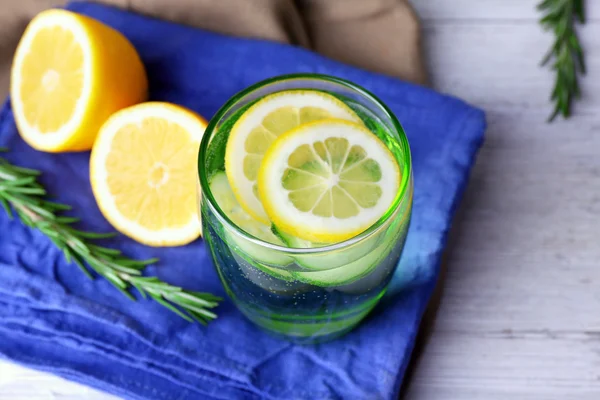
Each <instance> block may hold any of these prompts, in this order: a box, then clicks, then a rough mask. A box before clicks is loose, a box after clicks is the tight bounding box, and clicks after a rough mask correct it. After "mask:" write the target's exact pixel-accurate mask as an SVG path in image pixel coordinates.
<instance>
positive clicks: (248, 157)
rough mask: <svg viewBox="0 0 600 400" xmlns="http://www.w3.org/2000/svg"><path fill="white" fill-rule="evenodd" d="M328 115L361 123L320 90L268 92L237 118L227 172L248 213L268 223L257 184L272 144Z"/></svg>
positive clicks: (352, 113)
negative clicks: (266, 153)
mask: <svg viewBox="0 0 600 400" xmlns="http://www.w3.org/2000/svg"><path fill="white" fill-rule="evenodd" d="M325 118H340V119H345V120H349V121H353V122H356V123H360V122H361V119H360V118H359V117H358V115H356V113H355V112H354V111H352V109H351V108H350V107H348V106H347V105H346V104H344V102H342V101H341V100H339V99H337V98H336V97H334V96H332V95H330V94H327V93H325V92H321V91H317V90H287V91H282V92H277V93H273V94H270V95H267V96H265V97H264V98H262V99H261V100H259V101H258V102H256V103H255V104H253V105H252V106H251V107H250V108H249V109H248V110H247V111H246V112H245V113H244V114H243V115H242V116H241V117H240V119H238V120H237V122H236V123H235V125H234V126H233V128H232V129H231V132H230V134H229V139H228V141H227V148H226V151H225V171H226V173H227V179H228V180H229V183H230V185H231V188H232V189H233V192H234V194H235V197H236V198H237V199H238V201H239V203H240V205H241V206H242V207H243V208H244V209H245V210H246V212H247V213H249V214H250V215H252V216H253V217H254V218H255V219H257V220H259V221H262V222H264V223H269V218H268V216H267V214H266V213H265V210H264V208H263V206H262V204H261V202H260V200H259V197H258V188H257V183H256V179H257V177H258V169H259V167H260V164H261V161H262V158H263V155H264V154H265V152H266V151H267V149H268V148H269V146H271V144H272V143H273V142H274V141H275V139H277V137H278V136H280V135H281V134H283V133H284V132H287V131H289V130H290V129H294V128H296V127H298V126H299V125H302V124H305V123H309V122H313V121H318V120H321V119H325Z"/></svg>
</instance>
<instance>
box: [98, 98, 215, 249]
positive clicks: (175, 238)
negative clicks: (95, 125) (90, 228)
mask: <svg viewBox="0 0 600 400" xmlns="http://www.w3.org/2000/svg"><path fill="white" fill-rule="evenodd" d="M205 129H206V121H205V120H204V119H203V118H202V117H200V116H198V115H196V114H194V113H193V112H191V111H189V110H187V109H185V108H183V107H180V106H176V105H174V104H169V103H160V102H151V103H143V104H139V105H135V106H132V107H129V108H126V109H123V110H121V111H119V112H117V113H115V114H114V115H113V116H112V117H110V118H109V119H108V120H107V121H106V123H105V124H104V125H103V126H102V128H101V129H100V132H99V134H98V138H97V140H96V143H95V144H94V148H93V149H92V155H91V157H90V181H91V184H92V189H93V192H94V196H95V198H96V202H97V203H98V207H99V208H100V210H101V211H102V213H103V214H104V216H105V217H106V219H107V220H108V221H109V222H110V223H111V224H112V225H113V226H114V227H115V228H116V229H117V230H119V231H120V232H122V233H123V234H125V235H127V236H129V237H131V238H133V239H135V240H137V241H138V242H141V243H145V244H147V245H150V246H176V245H184V244H187V243H189V242H191V241H193V240H194V239H196V238H197V237H198V236H199V235H200V220H199V216H198V206H197V201H198V199H197V193H196V187H197V183H196V179H197V178H196V166H197V164H196V161H197V154H198V146H199V145H200V141H201V139H202V135H203V134H204V130H205Z"/></svg>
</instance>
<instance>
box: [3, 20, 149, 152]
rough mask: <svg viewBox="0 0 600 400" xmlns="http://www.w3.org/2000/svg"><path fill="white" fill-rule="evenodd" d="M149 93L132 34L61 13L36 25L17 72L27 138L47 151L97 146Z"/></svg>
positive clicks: (17, 98) (22, 47) (18, 108)
mask: <svg viewBox="0 0 600 400" xmlns="http://www.w3.org/2000/svg"><path fill="white" fill-rule="evenodd" d="M147 88H148V83H147V80H146V72H145V71H144V66H143V64H142V62H141V60H140V57H139V56H138V54H137V52H136V50H135V48H134V47H133V45H132V44H131V43H130V42H129V41H128V40H127V39H126V38H125V36H123V35H122V34H121V33H119V32H117V31H116V30H114V29H112V28H111V27H109V26H107V25H104V24H102V23H100V22H98V21H96V20H94V19H92V18H89V17H86V16H83V15H79V14H76V13H74V12H71V11H66V10H59V9H55V10H48V11H43V12H41V13H40V14H38V15H37V16H36V17H35V18H34V19H33V20H32V21H31V23H30V24H29V26H28V27H27V29H26V30H25V33H24V34H23V37H22V38H21V40H20V42H19V46H18V47H17V51H16V53H15V57H14V62H13V66H12V69H11V102H12V108H13V111H14V114H15V122H16V124H17V127H18V128H19V133H20V134H21V136H22V137H23V139H24V140H25V141H26V142H27V143H29V145H31V146H32V147H34V148H36V149H38V150H43V151H51V152H59V151H76V150H89V149H91V148H92V145H93V143H94V140H95V138H96V134H97V133H98V129H99V128H100V126H101V125H102V124H103V123H104V121H106V119H107V118H108V117H109V116H110V115H111V114H112V113H114V112H115V111H118V110H120V109H122V108H124V107H127V106H130V105H133V104H136V103H139V102H141V101H144V100H145V99H146V96H147Z"/></svg>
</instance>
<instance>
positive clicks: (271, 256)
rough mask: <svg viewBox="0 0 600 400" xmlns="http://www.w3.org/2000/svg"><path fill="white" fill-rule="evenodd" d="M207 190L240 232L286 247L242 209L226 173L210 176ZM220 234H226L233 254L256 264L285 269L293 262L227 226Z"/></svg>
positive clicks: (268, 229) (264, 225) (226, 239)
mask: <svg viewBox="0 0 600 400" xmlns="http://www.w3.org/2000/svg"><path fill="white" fill-rule="evenodd" d="M210 190H211V192H212V194H213V196H214V198H215V200H216V201H217V204H218V205H219V207H220V208H221V210H223V212H224V213H225V215H227V217H228V218H229V219H230V220H231V221H232V222H233V223H234V224H235V225H237V226H238V227H239V228H240V229H242V230H244V231H245V232H247V233H249V234H250V235H252V236H254V237H256V238H258V239H260V240H263V241H265V242H269V243H273V244H277V245H280V246H284V245H285V243H284V242H283V241H282V240H281V239H280V238H278V237H277V236H275V235H274V234H273V232H271V227H270V226H268V225H266V224H263V223H261V222H259V221H256V220H255V219H253V218H252V217H251V216H249V215H248V214H247V213H246V212H245V211H244V210H243V209H242V207H241V206H240V205H239V203H238V202H237V200H236V198H235V196H234V194H233V191H232V190H231V187H230V186H229V182H228V181H227V176H226V175H225V172H217V173H215V174H214V175H213V177H212V179H211V181H210ZM223 233H224V234H225V235H226V238H225V241H226V242H227V243H228V244H229V246H230V247H232V251H233V252H236V251H237V252H242V253H244V254H245V255H247V256H248V257H247V258H250V259H251V260H254V261H256V262H257V263H259V264H267V265H274V266H285V265H288V264H291V263H292V262H293V260H292V258H291V257H289V256H287V255H285V254H282V253H281V252H277V251H275V250H271V249H269V248H267V247H265V246H261V245H259V244H256V243H253V242H251V241H250V240H248V239H246V238H245V237H243V236H242V235H240V234H239V233H238V232H235V231H233V230H232V229H231V228H229V227H227V226H223Z"/></svg>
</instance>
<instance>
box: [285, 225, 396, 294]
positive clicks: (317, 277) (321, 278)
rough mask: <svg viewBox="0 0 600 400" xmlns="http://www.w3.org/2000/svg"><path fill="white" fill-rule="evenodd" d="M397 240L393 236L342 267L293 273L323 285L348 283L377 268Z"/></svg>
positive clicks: (297, 276) (295, 275) (301, 279)
mask: <svg viewBox="0 0 600 400" xmlns="http://www.w3.org/2000/svg"><path fill="white" fill-rule="evenodd" d="M395 241H396V237H395V236H391V237H390V238H389V239H387V240H386V241H385V242H384V243H382V244H381V245H380V246H378V247H377V248H375V249H374V250H373V251H371V252H370V253H368V254H366V255H365V256H363V257H361V258H359V259H357V260H354V261H352V262H350V263H348V264H346V265H343V266H341V267H337V268H333V269H328V270H325V271H303V272H295V271H294V272H292V275H293V276H294V277H295V278H296V279H298V280H300V281H302V282H306V283H310V284H312V285H316V286H321V287H331V286H340V285H347V284H349V283H352V282H354V281H357V280H359V279H360V278H362V277H364V276H365V275H368V274H369V273H371V272H372V271H373V270H375V269H376V268H377V267H378V266H379V264H380V262H381V261H383V260H384V259H385V258H386V257H387V256H388V254H389V253H390V252H391V251H392V249H393V247H394V244H395Z"/></svg>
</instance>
